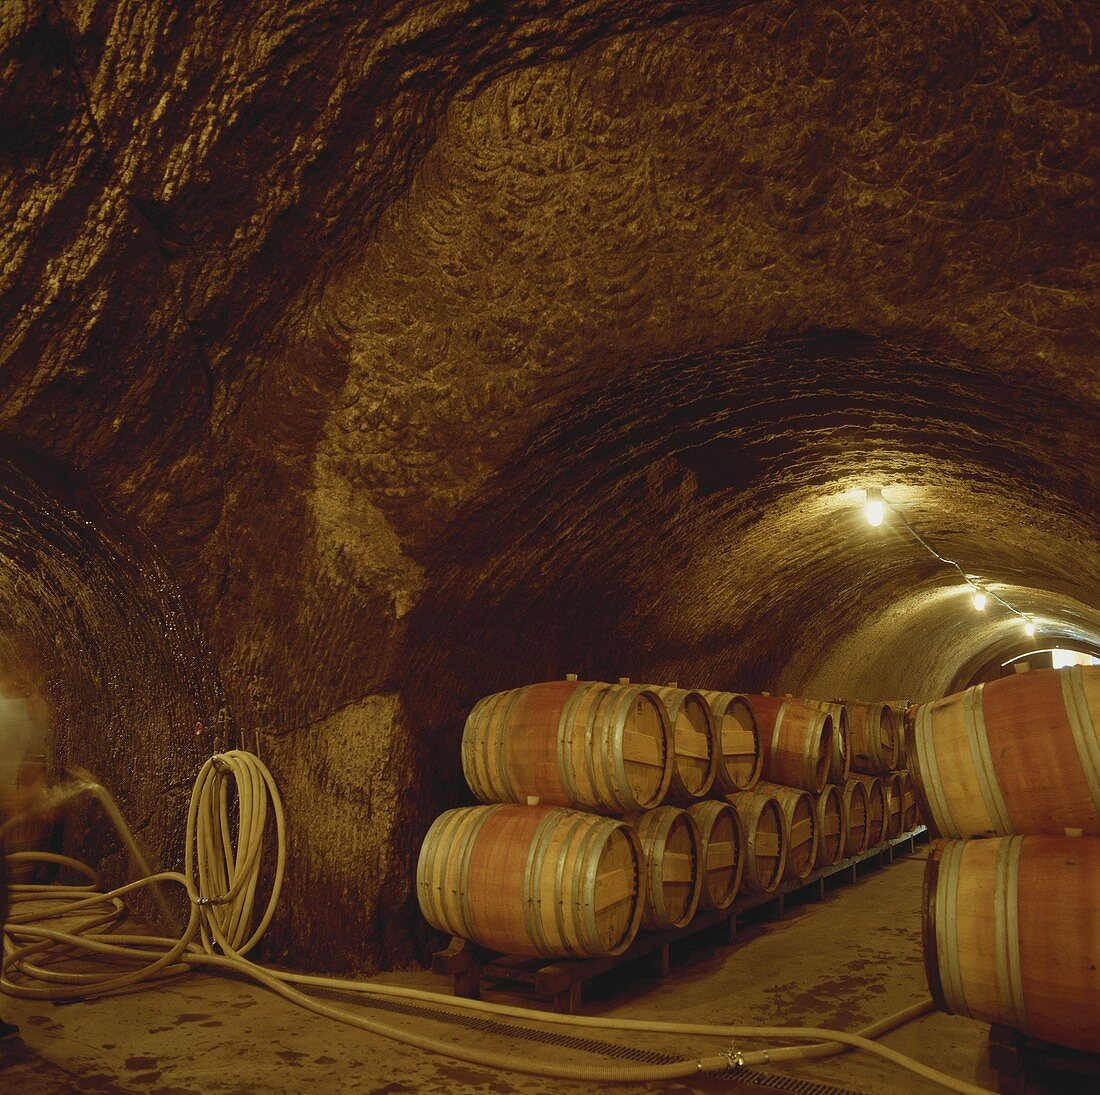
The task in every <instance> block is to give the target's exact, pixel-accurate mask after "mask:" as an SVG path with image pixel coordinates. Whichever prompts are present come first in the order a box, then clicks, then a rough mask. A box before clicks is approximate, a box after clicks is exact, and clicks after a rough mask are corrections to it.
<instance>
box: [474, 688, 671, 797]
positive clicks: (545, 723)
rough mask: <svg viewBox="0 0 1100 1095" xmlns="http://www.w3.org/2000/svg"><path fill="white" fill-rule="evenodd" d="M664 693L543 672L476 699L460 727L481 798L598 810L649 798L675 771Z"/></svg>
mask: <svg viewBox="0 0 1100 1095" xmlns="http://www.w3.org/2000/svg"><path fill="white" fill-rule="evenodd" d="M672 765H673V754H672V731H671V724H670V723H669V720H668V714H667V712H666V710H665V704H664V701H663V700H662V699H661V698H660V696H658V695H656V694H655V693H653V692H650V691H649V690H648V689H645V688H641V687H638V686H623V685H612V684H602V683H600V682H598V681H574V680H566V681H546V682H543V683H541V684H530V685H526V686H525V687H523V688H513V689H510V690H509V691H507V692H497V693H495V694H493V695H491V696H486V697H485V698H484V699H482V700H479V701H478V703H477V704H476V705H475V706H474V709H473V710H472V711H471V712H470V716H469V718H468V719H467V720H466V728H465V730H464V732H463V735H462V770H463V773H464V774H465V776H466V782H467V783H468V784H469V786H470V790H471V791H473V793H474V795H475V797H476V798H479V799H481V801H482V802H526V801H527V800H528V798H530V797H536V798H538V800H539V801H540V802H541V803H542V804H544V805H545V804H550V805H555V806H573V807H577V808H580V809H586V810H595V811H599V812H604V813H623V812H625V811H627V810H637V809H646V808H648V807H650V806H655V805H657V804H658V803H659V802H661V800H662V799H663V798H664V796H665V792H666V791H667V790H668V785H669V781H670V780H671V778H672Z"/></svg>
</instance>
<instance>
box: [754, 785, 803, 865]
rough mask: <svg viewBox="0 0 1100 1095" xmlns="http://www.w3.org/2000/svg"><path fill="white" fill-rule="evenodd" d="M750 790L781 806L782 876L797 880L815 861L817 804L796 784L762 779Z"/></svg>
mask: <svg viewBox="0 0 1100 1095" xmlns="http://www.w3.org/2000/svg"><path fill="white" fill-rule="evenodd" d="M751 793H752V794H761V795H768V796H770V797H772V798H774V799H775V800H776V801H777V802H778V803H779V805H780V806H781V807H782V809H783V816H784V818H785V819H786V822H787V865H786V868H785V869H784V872H783V877H784V878H788V879H790V880H791V881H794V882H797V881H800V880H801V879H803V878H805V877H806V876H807V875H808V874H809V873H810V872H811V871H812V870H813V869H814V864H815V863H816V862H817V840H818V834H817V803H816V801H815V799H814V797H813V795H811V794H810V793H809V791H803V790H800V789H798V788H796V787H783V786H782V785H781V784H778V783H766V782H764V781H761V782H760V783H758V784H757V785H756V789H755V790H754V791H752V792H751Z"/></svg>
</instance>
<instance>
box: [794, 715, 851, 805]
mask: <svg viewBox="0 0 1100 1095" xmlns="http://www.w3.org/2000/svg"><path fill="white" fill-rule="evenodd" d="M802 702H803V703H805V704H808V705H809V706H810V707H812V708H814V710H815V711H825V712H827V713H828V714H830V715H832V717H833V735H832V739H831V741H830V747H829V776H828V782H829V783H835V784H837V785H838V786H840V785H842V784H843V783H844V781H845V780H846V779H847V778H848V776H849V774H850V773H851V771H852V754H851V750H850V748H849V745H848V734H849V722H848V708H847V706H846V705H845V704H843V703H838V702H836V701H835V700H803V701H802Z"/></svg>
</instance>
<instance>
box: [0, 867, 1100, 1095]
mask: <svg viewBox="0 0 1100 1095" xmlns="http://www.w3.org/2000/svg"><path fill="white" fill-rule="evenodd" d="M924 855H925V848H924V847H919V846H918V848H917V851H916V854H915V855H913V856H905V857H899V858H898V859H897V860H896V861H895V863H894V864H893V865H892V866H888V867H886V868H885V869H882V870H871V871H869V872H868V873H867V874H866V875H863V876H861V878H860V879H859V881H858V882H857V883H856V884H855V885H854V886H853V885H846V886H842V887H840V888H837V889H834V890H830V891H829V892H828V894H827V896H826V898H825V900H824V901H823V902H821V903H810V904H805V905H800V906H796V907H794V908H792V909H790V910H789V911H788V914H787V916H786V918H785V919H784V920H782V921H780V922H772V921H760V922H758V923H755V924H749V925H746V926H745V927H744V928H743V930H742V931H741V933H740V935H739V938H738V942H737V944H736V945H734V946H732V947H717V946H698V945H697V946H694V947H690V948H687V949H685V950H683V951H682V952H679V953H674V957H673V966H672V970H671V972H670V974H669V975H668V976H667V977H666V978H665V979H664V980H660V981H658V980H654V979H652V978H650V977H646V976H644V975H642V976H638V977H636V978H635V979H634V980H632V981H630V982H629V983H627V984H626V985H623V984H622V983H619V984H618V985H614V986H602V987H599V988H598V989H597V990H596V991H593V992H592V993H590V994H589V996H588V998H587V999H586V1002H585V1007H584V1011H585V1013H586V1014H589V1015H594V1014H617V1015H623V1016H631V1017H645V1018H658V1019H660V1018H663V1019H668V1020H679V1021H692V1020H697V1021H700V1022H711V1023H713V1022H720V1021H723V1020H725V1021H729V1022H748V1023H767V1024H780V1023H784V1024H785V1023H792V1024H793V1023H799V1022H801V1023H804V1024H809V1025H826V1026H828V1025H833V1026H836V1027H839V1028H842V1029H849V1030H851V1029H856V1028H858V1027H860V1026H862V1025H864V1024H866V1023H867V1022H870V1021H872V1020H874V1019H876V1018H878V1017H880V1016H883V1015H886V1014H889V1013H891V1012H893V1011H895V1010H897V1009H899V1008H901V1007H904V1006H906V1005H907V1004H910V1003H913V1002H914V1001H916V1000H918V999H920V998H921V997H922V996H923V995H924V994H925V985H924V977H923V972H922V967H921V956H920V924H919V914H918V908H919V899H920V886H921V874H922V868H923V859H924ZM382 979H383V980H385V981H388V982H392V983H396V984H403V985H410V986H416V987H420V988H430V989H434V990H437V991H449V985H448V984H447V983H446V982H445V981H444V979H443V978H441V977H436V976H434V975H432V974H431V973H428V972H413V973H396V974H390V975H386V976H385V977H384V978H382ZM491 998H492V999H499V1000H501V1001H506V1002H509V1003H523V1002H524V1001H523V1000H522V999H520V998H519V997H516V996H512V995H509V994H504V993H500V994H494V995H493V996H492V997H491ZM2 1014H3V1015H4V1016H5V1017H7V1018H10V1019H13V1020H14V1021H16V1022H18V1023H19V1024H20V1026H21V1028H22V1041H21V1042H15V1043H9V1044H8V1045H5V1046H3V1047H0V1091H3V1092H9V1091H10V1092H13V1093H14V1092H20V1093H25V1095H39V1093H46V1092H50V1093H53V1092H79V1093H85V1092H108V1093H114V1092H127V1093H130V1092H147V1093H156V1095H205V1093H207V1092H210V1093H213V1092H217V1093H223V1095H249V1093H252V1092H302V1091H319V1092H354V1093H363V1095H398V1093H402V1092H455V1093H467V1092H469V1093H475V1092H476V1093H492V1095H510V1093H512V1092H547V1093H550V1092H554V1093H562V1095H565V1093H574V1092H577V1093H579V1092H582V1091H586V1090H587V1091H591V1090H592V1085H582V1084H574V1083H566V1082H558V1081H549V1080H541V1079H538V1078H536V1077H532V1076H526V1075H521V1074H518V1073H491V1072H489V1071H488V1070H485V1069H481V1068H477V1067H474V1066H470V1065H466V1064H463V1063H460V1062H457V1061H454V1060H450V1059H445V1058H442V1057H429V1056H426V1055H424V1054H422V1053H420V1052H418V1051H416V1050H413V1049H410V1048H407V1047H405V1046H403V1045H400V1044H399V1043H397V1042H394V1041H391V1040H389V1039H384V1038H381V1037H376V1036H373V1035H369V1034H365V1033H362V1032H359V1031H356V1030H354V1029H352V1028H350V1027H347V1026H342V1025H339V1024H337V1023H333V1022H330V1021H328V1020H325V1019H322V1018H319V1017H316V1016H313V1015H311V1014H309V1013H307V1012H305V1011H302V1010H300V1009H298V1008H295V1007H294V1006H292V1005H290V1004H288V1003H286V1002H284V1001H282V1000H280V999H279V998H277V997H275V996H274V995H273V994H271V993H269V992H267V991H265V990H263V989H261V988H259V987H255V986H253V985H250V984H246V983H243V982H240V981H236V980H231V979H228V978H218V977H211V976H206V975H195V976H194V977H192V978H189V979H187V980H181V981H178V982H176V983H174V984H173V985H172V986H170V987H166V988H162V989H160V990H156V991H151V992H146V993H141V994H138V995H131V996H122V997H116V998H113V999H109V1000H101V1001H96V1002H91V1003H81V1004H75V1005H69V1006H64V1007H55V1006H53V1005H51V1004H36V1003H28V1002H24V1001H13V1000H5V1001H3V1011H2ZM381 1017H382V1018H383V1019H386V1020H388V1021H391V1022H393V1023H394V1024H396V1025H406V1024H408V1025H411V1026H413V1027H414V1028H416V1029H419V1030H430V1031H431V1032H432V1033H435V1034H439V1035H441V1036H444V1037H451V1038H457V1039H461V1040H462V1041H464V1042H466V1043H467V1044H469V1043H470V1042H472V1041H474V1040H476V1041H477V1042H478V1043H479V1044H484V1045H486V1046H490V1045H491V1046H493V1047H495V1048H499V1049H505V1050H507V1049H510V1048H511V1049H514V1050H515V1051H516V1052H518V1053H521V1054H523V1055H524V1056H527V1057H531V1056H533V1055H536V1054H537V1055H539V1056H541V1057H542V1058H543V1059H546V1057H547V1056H548V1055H549V1054H551V1053H553V1052H555V1051H554V1050H552V1049H550V1048H547V1047H545V1046H540V1045H539V1044H538V1043H537V1042H536V1043H533V1042H530V1041H522V1040H515V1041H513V1042H512V1044H511V1045H509V1041H508V1040H502V1039H500V1038H499V1037H497V1036H494V1035H488V1034H483V1033H478V1032H471V1031H469V1030H462V1029H459V1030H458V1031H457V1033H456V1032H455V1031H454V1030H451V1029H448V1028H447V1027H444V1026H442V1025H440V1024H436V1023H433V1022H431V1021H428V1020H425V1019H424V1018H423V1017H410V1016H408V1015H401V1014H397V1013H394V1012H392V1011H387V1012H385V1013H382V1015H381ZM986 1030H987V1028H986V1027H984V1026H982V1025H980V1024H978V1023H975V1022H973V1021H971V1020H968V1019H962V1018H958V1017H953V1016H946V1015H940V1014H935V1015H932V1016H929V1017H927V1018H925V1019H922V1020H920V1021H918V1022H916V1023H913V1024H911V1025H910V1026H909V1027H907V1028H905V1029H903V1030H901V1031H898V1032H896V1033H895V1034H893V1035H891V1036H889V1037H888V1039H887V1040H886V1044H888V1045H890V1046H893V1047H895V1048H897V1049H899V1050H901V1051H903V1052H906V1053H909V1054H911V1055H913V1056H915V1057H917V1058H919V1059H921V1060H923V1061H926V1062H928V1063H929V1064H933V1065H935V1066H937V1067H939V1068H941V1069H944V1070H946V1071H949V1072H951V1073H953V1074H954V1075H956V1076H959V1077H963V1078H966V1079H968V1080H970V1081H973V1082H978V1083H981V1084H985V1085H987V1086H992V1084H993V1083H994V1080H993V1075H992V1073H990V1072H989V1070H988V1068H987V1067H986V1064H985V1036H986ZM584 1034H585V1036H589V1035H591V1034H594V1035H595V1036H596V1037H598V1038H600V1039H601V1040H604V1041H615V1042H619V1043H625V1044H631V1039H630V1038H629V1037H624V1036H621V1035H615V1034H613V1033H610V1032H608V1033H606V1034H605V1033H603V1032H584ZM645 1048H647V1049H654V1050H660V1051H663V1052H666V1053H672V1054H678V1055H683V1056H689V1057H694V1056H697V1055H699V1054H700V1053H713V1052H715V1051H716V1050H724V1049H725V1048H726V1046H725V1045H722V1044H719V1043H716V1042H715V1040H698V1041H692V1042H691V1043H690V1044H688V1043H682V1042H680V1041H679V1040H678V1039H676V1038H671V1037H665V1036H649V1035H647V1036H645ZM573 1059H579V1060H586V1061H593V1057H592V1056H591V1055H590V1054H585V1053H574V1055H573ZM775 1071H778V1070H775ZM783 1072H784V1073H786V1074H787V1075H791V1076H801V1077H804V1078H807V1079H813V1080H815V1081H817V1082H819V1083H825V1084H831V1085H835V1086H837V1087H841V1088H845V1089H847V1090H849V1091H858V1092H863V1093H866V1095H896V1093H899V1092H933V1091H941V1090H943V1089H941V1088H939V1087H935V1086H932V1085H929V1084H925V1083H923V1082H921V1081H919V1080H916V1079H915V1078H913V1079H911V1078H910V1077H909V1075H908V1074H905V1073H902V1072H900V1071H897V1070H895V1069H893V1068H892V1067H890V1066H888V1065H885V1064H879V1063H878V1062H877V1061H875V1060H872V1059H870V1058H868V1057H866V1056H864V1055H856V1054H848V1055H845V1056H843V1057H838V1058H833V1059H831V1060H829V1061H825V1062H818V1063H815V1064H814V1065H813V1066H812V1067H804V1068H801V1069H795V1068H790V1067H785V1068H784V1069H783ZM605 1089H606V1090H616V1091H620V1090H621V1091H634V1092H638V1093H642V1092H647V1093H648V1092H656V1091H668V1092H689V1091H699V1092H733V1091H737V1090H743V1091H746V1092H762V1091H765V1090H768V1088H764V1087H761V1086H755V1085H752V1086H750V1085H744V1084H741V1083H737V1082H735V1081H733V1080H732V1078H727V1077H708V1078H705V1079H701V1080H699V1081H691V1082H688V1081H684V1082H677V1083H666V1084H662V1085H614V1086H612V1085H607V1086H606V1088H605ZM1061 1090H1067V1089H1066V1088H1062V1089H1061ZM1082 1090H1084V1089H1083V1088H1082Z"/></svg>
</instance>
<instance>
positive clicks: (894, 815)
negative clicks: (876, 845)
mask: <svg viewBox="0 0 1100 1095" xmlns="http://www.w3.org/2000/svg"><path fill="white" fill-rule="evenodd" d="M882 789H883V794H884V795H885V800H886V839H887V840H893V839H894V837H896V836H900V835H901V832H902V826H903V824H904V823H905V806H904V795H905V785H904V780H903V779H902V778H901V775H900V774H899V773H898V772H891V773H890V774H889V775H888V776H883V777H882Z"/></svg>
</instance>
